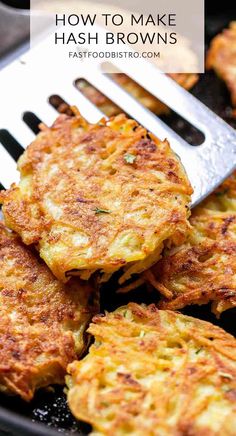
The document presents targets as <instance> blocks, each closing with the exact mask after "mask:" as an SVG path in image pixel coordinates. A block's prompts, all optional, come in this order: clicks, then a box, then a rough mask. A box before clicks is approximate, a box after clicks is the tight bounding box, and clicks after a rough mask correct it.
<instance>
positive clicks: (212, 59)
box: [206, 21, 236, 107]
mask: <svg viewBox="0 0 236 436" xmlns="http://www.w3.org/2000/svg"><path fill="white" fill-rule="evenodd" d="M206 67H207V68H208V69H213V70H214V71H215V72H216V74H217V75H218V76H219V77H221V79H222V80H224V81H225V83H226V85H227V87H228V89H229V91H230V94H231V100H232V104H233V106H234V107H236V21H232V22H231V23H230V25H229V28H228V29H224V30H223V32H222V33H220V34H219V35H217V36H215V38H213V40H212V41H211V44H210V48H209V50H208V53H207V59H206Z"/></svg>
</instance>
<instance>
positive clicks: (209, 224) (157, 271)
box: [144, 173, 236, 316]
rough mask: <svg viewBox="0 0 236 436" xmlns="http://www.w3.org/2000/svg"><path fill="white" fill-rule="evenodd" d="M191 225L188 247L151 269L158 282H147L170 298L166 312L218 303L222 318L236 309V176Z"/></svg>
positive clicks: (201, 208)
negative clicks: (191, 305)
mask: <svg viewBox="0 0 236 436" xmlns="http://www.w3.org/2000/svg"><path fill="white" fill-rule="evenodd" d="M190 222H191V224H192V230H191V231H190V235H189V238H188V240H187V242H186V243H185V244H184V245H183V246H181V247H179V249H178V250H177V251H174V252H173V253H171V252H170V254H169V255H167V256H166V257H163V259H162V260H161V261H160V262H158V263H157V264H156V265H155V266H154V267H153V268H152V269H151V273H152V276H153V277H151V276H149V277H148V275H147V274H146V275H145V276H144V277H145V280H147V281H148V282H149V283H151V284H152V286H154V287H155V288H156V289H157V290H159V291H160V292H161V293H162V294H163V289H162V287H164V288H166V289H167V291H168V292H169V293H170V294H166V295H164V296H165V297H167V298H164V299H162V301H161V303H160V307H161V308H168V309H181V308H183V307H185V306H187V305H189V304H206V303H208V302H209V301H212V302H213V303H212V310H213V312H214V313H215V314H216V315H217V316H219V315H220V313H221V312H223V311H224V310H226V309H230V308H232V307H235V306H236V173H234V174H233V175H232V176H231V177H229V178H228V179H227V180H226V181H225V182H224V183H223V184H222V185H221V186H220V187H219V188H218V189H217V190H216V191H215V193H214V194H212V195H211V196H210V197H208V198H207V199H206V200H205V201H204V202H203V203H202V204H200V205H199V206H198V207H197V208H195V209H194V211H193V213H192V216H191V218H190ZM155 281H156V282H155Z"/></svg>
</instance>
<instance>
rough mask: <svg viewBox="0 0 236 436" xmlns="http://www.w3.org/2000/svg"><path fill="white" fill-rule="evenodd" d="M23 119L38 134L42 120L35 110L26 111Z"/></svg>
mask: <svg viewBox="0 0 236 436" xmlns="http://www.w3.org/2000/svg"><path fill="white" fill-rule="evenodd" d="M22 119H23V121H24V122H25V124H26V125H27V126H28V127H29V128H30V129H31V130H32V132H34V133H35V135H37V134H38V133H39V131H40V129H39V124H40V123H41V122H42V121H41V120H40V119H39V118H38V117H37V115H35V114H34V113H33V112H28V111H27V112H24V113H23V117H22Z"/></svg>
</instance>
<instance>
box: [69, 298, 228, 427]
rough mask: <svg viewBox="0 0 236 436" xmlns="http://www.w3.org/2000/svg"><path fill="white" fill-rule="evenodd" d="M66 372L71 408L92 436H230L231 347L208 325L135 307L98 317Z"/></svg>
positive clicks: (219, 331) (225, 337) (223, 335)
mask: <svg viewBox="0 0 236 436" xmlns="http://www.w3.org/2000/svg"><path fill="white" fill-rule="evenodd" d="M88 331H89V332H90V333H91V334H92V335H94V336H95V343H94V345H92V346H91V347H90V351H89V354H88V355H87V356H86V357H85V358H84V359H83V360H81V361H80V362H73V363H72V364H70V365H69V367H68V371H69V374H70V376H68V377H67V384H68V388H69V392H68V402H69V407H70V409H71V411H72V413H73V414H74V415H75V417H76V418H78V419H80V420H82V421H85V422H87V423H89V424H91V425H92V427H93V431H94V432H93V433H92V434H93V435H96V436H98V435H106V436H113V435H116V436H120V435H125V434H130V435H131V434H132V435H133V436H143V435H145V436H171V435H172V436H177V435H178V436H187V435H189V436H190V435H191V436H233V435H235V434H236V340H235V339H234V338H233V336H231V335H230V334H228V333H226V332H225V331H224V330H222V329H221V328H219V327H216V326H214V325H212V324H210V323H208V322H205V321H201V320H198V319H196V318H192V317H189V316H184V315H182V314H179V313H176V312H171V311H163V310H158V309H157V308H156V307H155V306H154V305H151V306H148V307H145V306H139V305H137V304H134V303H130V304H128V306H125V307H121V308H119V309H117V310H116V311H115V312H113V313H107V314H106V316H104V317H103V316H102V315H101V316H95V318H94V319H93V323H92V324H90V327H89V330H88Z"/></svg>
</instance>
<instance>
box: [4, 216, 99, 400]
mask: <svg viewBox="0 0 236 436" xmlns="http://www.w3.org/2000/svg"><path fill="white" fill-rule="evenodd" d="M0 270H1V275H0V302H1V305H0V390H1V391H3V392H6V393H12V394H18V395H20V396H21V397H22V398H23V399H24V400H27V401H29V400H30V399H32V397H33V395H34V391H35V390H36V389H37V388H39V387H43V386H48V385H49V384H56V383H59V384H63V382H64V376H65V372H66V367H67V365H68V363H69V362H72V361H73V360H74V359H75V358H76V357H79V355H80V354H81V352H82V351H83V350H84V346H85V339H84V331H85V329H86V328H87V324H88V322H89V320H90V319H91V317H92V315H94V314H95V313H96V309H97V307H96V306H97V303H96V299H95V293H94V291H92V289H91V287H90V285H88V284H87V283H85V284H83V285H82V284H81V283H80V281H79V280H78V279H71V281H70V282H69V283H67V284H66V285H63V284H61V283H59V282H58V280H57V279H56V278H55V277H54V276H53V275H52V273H51V271H50V270H49V269H48V267H47V266H46V265H45V264H44V263H43V262H42V260H41V259H40V258H38V255H36V254H34V253H33V252H32V251H31V250H30V249H29V248H27V247H25V246H24V245H23V244H22V242H21V241H20V239H19V238H18V237H16V236H15V235H13V234H11V233H10V232H9V231H8V230H7V229H6V228H5V227H4V226H3V225H2V224H0Z"/></svg>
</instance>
